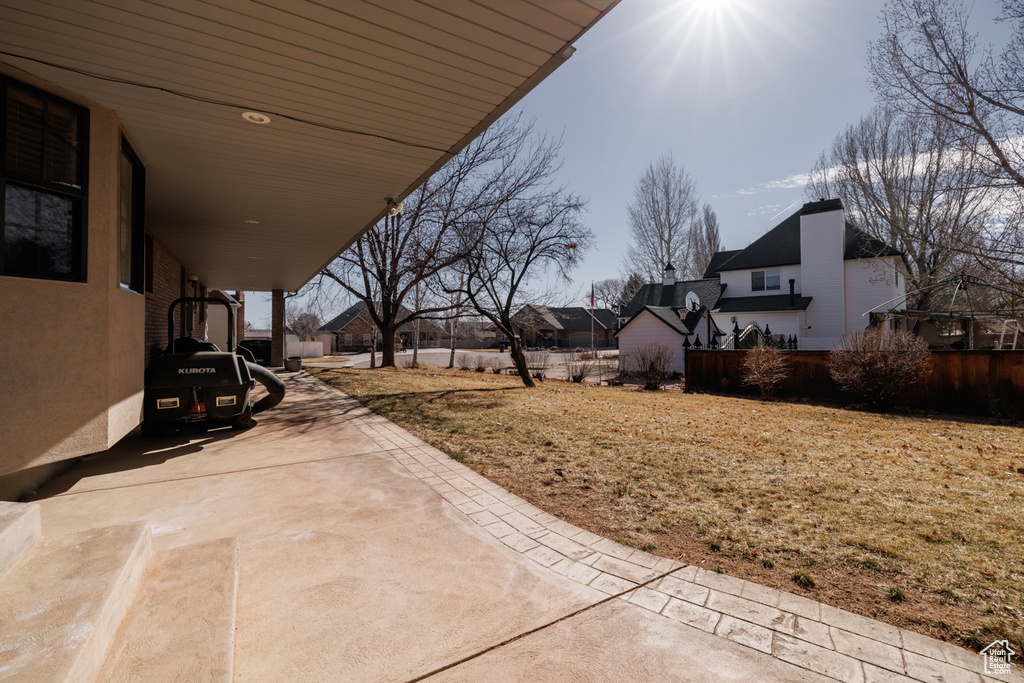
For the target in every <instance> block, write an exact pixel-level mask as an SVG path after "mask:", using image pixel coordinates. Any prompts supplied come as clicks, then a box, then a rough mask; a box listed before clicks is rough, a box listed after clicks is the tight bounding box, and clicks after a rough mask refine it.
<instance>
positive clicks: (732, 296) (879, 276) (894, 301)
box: [705, 199, 907, 350]
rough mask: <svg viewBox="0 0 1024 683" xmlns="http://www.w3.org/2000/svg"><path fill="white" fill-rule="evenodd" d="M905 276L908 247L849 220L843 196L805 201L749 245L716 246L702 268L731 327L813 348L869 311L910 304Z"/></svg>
mask: <svg viewBox="0 0 1024 683" xmlns="http://www.w3.org/2000/svg"><path fill="white" fill-rule="evenodd" d="M906 276H907V270H906V264H905V262H904V260H903V255H902V254H901V253H900V252H899V251H897V250H896V249H895V248H893V247H891V246H889V245H887V244H885V243H884V242H880V241H879V240H877V239H874V238H873V237H871V236H869V235H868V234H867V233H865V232H863V231H862V230H859V229H857V228H855V227H854V226H852V225H851V224H849V223H848V222H846V216H845V213H844V211H843V207H842V204H841V203H840V202H839V200H838V199H831V200H823V201H819V202H811V203H808V204H804V206H803V207H802V208H801V209H800V210H799V211H797V212H796V213H794V214H793V215H792V216H790V217H789V218H787V219H785V220H784V221H782V222H781V223H779V224H778V225H777V226H775V227H774V228H772V229H771V230H769V231H768V232H767V233H765V234H764V235H763V236H762V237H761V238H759V239H757V240H755V241H754V242H753V243H752V244H751V245H750V246H748V247H747V248H746V249H740V250H738V251H735V252H719V253H718V254H716V255H715V258H713V259H712V263H711V265H710V266H709V267H708V271H707V272H706V273H705V277H707V278H711V279H714V278H717V279H718V281H719V282H720V283H721V286H722V292H723V293H722V296H721V297H720V298H719V299H718V301H717V302H716V303H715V304H714V305H711V309H712V313H713V315H714V316H715V319H716V320H717V321H718V323H719V325H721V326H722V327H723V328H725V329H726V330H727V331H730V332H731V333H732V332H735V331H736V330H740V331H743V330H745V329H746V328H748V327H749V326H753V325H756V326H758V327H759V328H760V329H761V330H765V329H770V331H771V334H772V335H774V336H775V337H776V338H778V337H780V336H781V337H783V338H785V339H787V340H788V339H790V338H791V337H795V338H796V341H797V345H798V348H801V349H808V350H816V349H817V350H828V349H831V348H833V346H834V345H835V344H836V343H837V342H838V341H839V339H840V338H841V337H842V336H843V335H844V334H846V333H848V332H852V331H855V330H862V329H864V328H866V327H868V326H869V324H870V323H871V316H869V315H865V314H866V313H868V312H869V311H884V310H888V309H892V308H903V307H905V304H904V300H903V296H904V295H905V293H906ZM733 343H734V339H733V337H732V335H730V336H729V337H728V338H726V340H725V341H724V346H726V347H729V346H731V345H732V344H733Z"/></svg>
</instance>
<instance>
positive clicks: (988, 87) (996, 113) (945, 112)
mask: <svg viewBox="0 0 1024 683" xmlns="http://www.w3.org/2000/svg"><path fill="white" fill-rule="evenodd" d="M969 15H970V8H968V7H967V6H965V5H964V4H963V2H961V1H960V0H891V1H890V2H888V3H886V5H885V8H884V9H883V11H882V23H883V27H884V28H883V31H884V33H883V36H882V37H881V38H879V39H878V40H876V41H874V42H873V43H872V44H871V48H870V60H869V67H870V70H871V76H872V82H873V85H874V87H875V90H876V92H877V93H878V96H879V98H880V99H881V100H882V101H884V102H886V103H887V104H889V105H891V106H892V107H894V108H897V109H899V110H900V111H903V112H905V113H907V114H910V115H913V116H918V117H922V118H925V119H933V118H938V119H940V120H942V121H944V122H946V123H949V124H951V129H952V130H953V131H956V132H957V133H958V134H959V136H960V146H961V147H962V148H963V149H964V150H966V151H969V152H970V153H972V154H976V155H978V156H979V157H980V158H981V161H982V163H980V164H978V166H979V168H981V169H983V170H984V171H985V172H986V173H987V174H988V175H989V176H990V178H991V180H992V181H993V182H995V183H1012V184H1016V185H1017V186H1018V187H1021V188H1024V147H1022V146H1021V144H1020V138H1021V135H1022V134H1024V9H1022V7H1021V3H1020V0H1003V11H1002V14H1001V15H1000V16H999V17H998V21H1000V22H1002V23H1004V24H1006V25H1008V26H1009V38H1008V40H1007V42H1006V44H1005V45H1003V46H1002V47H1001V48H999V47H996V46H993V45H991V44H979V42H978V39H977V36H976V35H975V34H974V33H972V32H971V30H970V29H969V28H968V19H969ZM976 142H980V144H976Z"/></svg>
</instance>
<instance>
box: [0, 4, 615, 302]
mask: <svg viewBox="0 0 1024 683" xmlns="http://www.w3.org/2000/svg"><path fill="white" fill-rule="evenodd" d="M617 2H618V0H534V1H533V2H526V1H523V0H501V2H489V1H487V2H484V1H479V2H477V1H473V0H423V1H417V0H387V1H384V0H380V1H378V2H372V1H364V0H337V1H333V2H326V1H325V2H308V1H303V0H269V1H266V2H256V1H249V0H217V1H214V2H203V1H201V0H153V1H148V2H147V1H144V0H106V1H101V0H33V1H32V2H26V1H25V0H0V51H2V52H3V54H2V55H0V60H3V61H4V62H7V63H8V64H10V65H12V66H14V67H17V68H19V69H22V70H23V71H27V72H29V73H32V74H34V75H36V76H38V77H40V78H43V79H46V80H47V81H49V82H51V83H54V84H56V85H58V86H60V87H63V88H66V89H67V90H69V91H71V92H73V93H76V94H78V95H81V96H84V97H87V98H89V99H91V100H93V101H94V102H96V103H98V104H100V105H102V106H104V107H107V108H110V109H112V110H114V111H115V112H116V113H117V116H118V118H119V119H120V121H121V123H122V125H123V127H124V131H125V134H126V135H127V137H128V139H129V140H130V141H131V143H132V145H133V146H134V147H135V149H136V151H137V152H138V154H139V156H140V157H141V158H142V160H143V162H144V163H145V165H146V168H147V211H146V215H147V228H148V229H149V231H150V232H152V233H153V234H154V235H155V236H156V237H157V238H158V239H159V240H161V241H162V242H164V243H165V244H166V245H167V246H168V247H169V248H170V249H171V250H172V251H173V252H174V253H175V254H177V255H178V257H179V258H181V260H182V261H183V262H184V263H185V265H186V266H187V267H188V268H189V269H191V270H192V271H193V272H195V273H197V274H198V275H199V276H200V278H201V279H202V281H203V282H205V283H206V284H207V285H208V286H210V287H213V288H224V289H228V288H230V289H248V290H269V289H284V290H289V291H290V290H295V289H298V288H299V287H301V286H302V285H303V284H304V283H305V282H306V281H307V280H309V279H310V278H311V277H312V276H313V275H314V274H315V273H316V272H317V271H318V270H319V269H320V268H321V267H323V266H324V265H325V264H326V263H328V262H329V261H330V260H331V259H332V258H333V257H334V256H336V255H337V254H338V253H340V252H341V251H342V250H343V249H345V248H346V247H347V246H348V245H349V244H351V243H352V242H353V241H354V240H355V239H356V238H357V237H358V236H359V235H360V234H361V233H362V232H363V231H364V230H366V229H367V228H368V227H369V226H371V225H373V223H375V222H376V221H377V220H379V219H380V217H381V216H382V215H383V214H384V212H385V211H386V198H388V197H395V198H402V197H404V196H405V195H406V194H407V193H409V192H411V191H412V190H413V189H414V188H415V187H416V186H417V185H418V184H419V183H420V182H421V181H422V180H423V179H425V178H426V177H428V176H429V174H430V173H432V172H433V171H434V170H436V169H438V168H440V166H441V165H442V164H443V163H444V162H445V161H446V160H447V159H448V158H450V156H451V154H453V153H455V152H457V151H458V150H459V149H461V148H462V147H463V146H464V145H465V144H467V143H468V142H469V141H470V140H471V139H472V138H473V137H475V136H476V135H478V134H479V133H480V132H481V131H482V130H483V128H485V127H486V125H488V124H490V123H492V122H493V121H494V120H495V119H496V118H497V117H498V116H500V115H501V114H502V113H504V112H505V111H506V110H507V109H508V108H510V107H511V106H512V105H513V104H514V103H515V102H516V101H518V99H519V98H521V97H522V96H523V95H524V94H525V93H526V92H528V91H529V90H530V88H532V87H533V86H534V85H536V83H538V82H539V81H540V80H542V79H543V78H544V77H545V76H546V75H548V74H549V73H550V72H551V71H552V70H553V69H554V68H556V67H557V66H558V65H559V64H561V63H562V62H563V61H564V60H565V59H566V58H567V57H568V56H569V55H570V54H571V53H572V48H571V45H572V43H573V42H574V41H575V40H576V39H577V38H578V37H579V36H580V35H581V34H582V33H583V32H584V31H586V30H587V29H588V28H589V27H590V26H592V25H593V24H594V22H596V21H597V20H598V19H600V18H601V17H602V16H603V15H604V14H605V13H607V11H608V10H610V9H611V7H613V6H614V5H615V4H616V3H617ZM245 112H257V113H262V114H265V115H266V116H268V117H269V119H270V122H269V123H267V124H265V125H260V124H256V123H250V122H248V121H246V120H245V119H243V117H242V115H243V113H245Z"/></svg>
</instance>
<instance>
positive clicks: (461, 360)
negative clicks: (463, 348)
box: [455, 353, 474, 370]
mask: <svg viewBox="0 0 1024 683" xmlns="http://www.w3.org/2000/svg"><path fill="white" fill-rule="evenodd" d="M473 363H474V361H473V356H471V355H469V354H468V353H459V354H456V355H455V364H456V365H457V366H459V370H469V369H470V368H471V367H473Z"/></svg>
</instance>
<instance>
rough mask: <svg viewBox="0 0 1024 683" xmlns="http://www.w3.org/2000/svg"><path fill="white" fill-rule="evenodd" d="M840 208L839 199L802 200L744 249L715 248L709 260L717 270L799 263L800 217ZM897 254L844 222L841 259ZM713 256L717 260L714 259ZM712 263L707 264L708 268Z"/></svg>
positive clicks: (889, 247)
mask: <svg viewBox="0 0 1024 683" xmlns="http://www.w3.org/2000/svg"><path fill="white" fill-rule="evenodd" d="M842 208H843V206H842V204H840V202H839V200H838V199H829V200H826V201H822V202H811V203H809V204H804V205H803V207H802V208H801V209H800V210H799V211H797V212H796V213H794V214H793V215H792V216H790V217H789V218H787V219H785V220H784V221H782V222H781V223H779V224H778V225H776V226H775V227H774V228H772V229H771V230H769V231H768V232H766V233H765V234H764V235H762V236H761V237H759V238H758V239H756V240H754V241H753V242H752V243H751V244H750V246H748V247H747V248H746V249H741V250H739V252H738V253H735V254H734V255H733V256H731V257H729V258H724V256H723V257H722V258H720V259H719V255H720V254H722V255H725V254H728V253H730V252H718V253H717V254H715V256H713V257H712V259H711V263H712V265H713V266H714V267H715V269H716V272H720V271H724V270H749V269H754V268H771V267H775V266H789V265H795V264H798V263H800V217H801V216H806V215H808V214H812V213H822V212H824V211H834V210H836V209H842ZM900 255H901V254H900V252H899V251H898V250H897V249H896V248H895V247H892V246H889V245H888V244H885V243H884V242H882V241H880V240H877V239H875V238H874V237H871V236H870V235H868V234H867V233H866V232H864V231H863V230H860V229H859V228H856V227H854V226H853V225H851V224H850V223H847V224H846V242H845V248H844V251H843V258H844V259H846V260H850V259H859V258H870V257H873V256H875V257H877V256H900ZM716 259H719V260H718V261H717V262H716ZM711 267H712V266H708V271H709V272H710V270H711ZM705 275H707V273H705Z"/></svg>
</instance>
